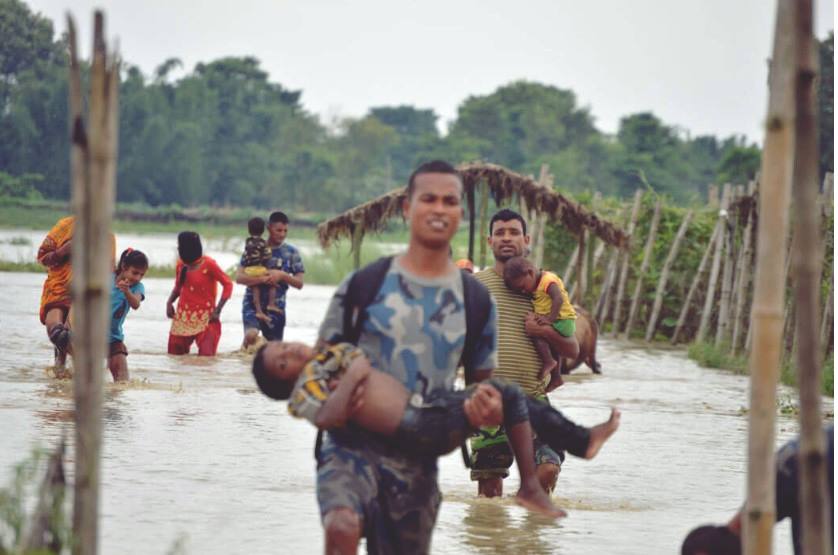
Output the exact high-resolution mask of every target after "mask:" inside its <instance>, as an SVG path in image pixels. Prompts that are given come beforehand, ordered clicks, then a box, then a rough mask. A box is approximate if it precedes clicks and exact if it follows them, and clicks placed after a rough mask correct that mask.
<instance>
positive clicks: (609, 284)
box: [594, 247, 620, 322]
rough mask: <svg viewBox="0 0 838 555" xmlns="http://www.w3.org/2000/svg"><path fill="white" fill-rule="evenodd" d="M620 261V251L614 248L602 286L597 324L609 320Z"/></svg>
mask: <svg viewBox="0 0 838 555" xmlns="http://www.w3.org/2000/svg"><path fill="white" fill-rule="evenodd" d="M619 260H620V249H619V248H617V247H614V249H613V252H612V253H611V260H609V261H608V269H607V270H606V271H605V281H604V283H603V285H602V291H601V292H600V294H599V300H598V301H597V304H596V311H595V314H594V318H595V319H596V321H597V322H605V321H606V320H607V319H608V312H609V310H608V309H609V306H610V301H611V291H612V289H614V281H615V278H616V276H617V262H618V261H619Z"/></svg>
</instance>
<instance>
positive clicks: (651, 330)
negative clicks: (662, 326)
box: [645, 210, 693, 341]
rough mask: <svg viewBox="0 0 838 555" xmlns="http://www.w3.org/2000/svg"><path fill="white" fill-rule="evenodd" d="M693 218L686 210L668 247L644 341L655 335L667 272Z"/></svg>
mask: <svg viewBox="0 0 838 555" xmlns="http://www.w3.org/2000/svg"><path fill="white" fill-rule="evenodd" d="M692 218H693V211H692V210H688V211H687V214H686V216H684V219H683V220H682V221H681V226H680V227H679V228H678V232H677V233H676V234H675V240H674V241H672V246H670V247H669V254H667V255H666V261H665V262H664V263H663V269H662V270H661V277H660V279H659V280H658V288H657V290H656V291H655V304H654V305H653V306H652V315H651V316H649V323H648V324H647V326H646V337H645V339H646V341H651V340H652V337H654V335H655V329H656V328H657V325H658V316H659V315H660V311H661V306H662V305H663V294H664V292H665V291H666V282H667V281H668V280H669V271H670V270H671V269H672V264H674V263H675V258H676V257H677V256H678V249H680V248H681V241H683V239H684V236H685V235H686V234H687V229H688V228H689V227H690V221H692Z"/></svg>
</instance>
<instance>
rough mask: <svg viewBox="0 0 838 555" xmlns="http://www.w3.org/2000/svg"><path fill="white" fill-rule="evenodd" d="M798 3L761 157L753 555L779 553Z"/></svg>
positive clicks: (782, 48) (748, 538) (749, 531)
mask: <svg viewBox="0 0 838 555" xmlns="http://www.w3.org/2000/svg"><path fill="white" fill-rule="evenodd" d="M793 9H794V1H793V0H778V2H777V19H776V26H775V31H774V52H773V56H772V59H773V62H772V67H771V71H770V73H771V75H770V80H769V83H770V85H769V95H768V97H769V101H768V116H767V117H766V126H765V143H764V146H763V154H762V171H761V175H762V178H761V182H760V195H759V212H758V213H759V222H758V233H757V235H758V239H757V259H756V273H755V280H754V304H753V319H752V322H751V327H752V329H753V348H752V349H751V353H750V357H749V368H750V373H751V389H750V408H749V411H748V478H747V492H748V494H747V501H746V504H745V505H746V506H745V511H744V515H745V518H744V519H743V520H744V522H743V545H744V553H745V554H746V555H763V554H766V553H771V552H772V543H773V542H772V541H773V534H772V532H773V529H774V522H775V520H776V508H775V501H774V499H775V492H774V437H775V435H774V433H775V432H774V417H775V411H776V410H777V379H778V376H779V364H780V345H781V341H780V340H781V337H780V334H781V331H782V326H783V322H782V316H783V297H784V295H785V282H784V281H783V276H782V275H780V274H779V272H777V268H780V267H782V265H783V259H782V256H783V254H785V243H786V236H787V234H788V219H789V214H788V205H789V194H790V191H789V190H790V184H791V175H792V156H793V152H794V135H793V119H794V108H793V104H792V103H793V90H794V77H793V75H792V71H791V69H792V64H793V60H794V39H793V35H794V23H793Z"/></svg>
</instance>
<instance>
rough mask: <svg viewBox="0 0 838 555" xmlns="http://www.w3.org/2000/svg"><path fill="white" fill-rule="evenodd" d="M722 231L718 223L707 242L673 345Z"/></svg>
mask: <svg viewBox="0 0 838 555" xmlns="http://www.w3.org/2000/svg"><path fill="white" fill-rule="evenodd" d="M720 229H721V222H716V227H714V228H713V234H712V235H711V236H710V240H709V241H708V242H707V248H706V249H704V254H703V255H702V256H701V262H700V263H699V264H698V269H697V270H696V271H695V276H694V277H693V281H692V283H691V284H690V289H689V291H687V298H686V299H684V305H683V306H682V307H681V314H680V315H678V323H677V324H676V325H675V331H674V332H673V333H672V339H671V340H670V341H669V342H670V343H672V344H673V345H675V343H677V342H678V335H679V334H680V333H681V328H683V327H684V323H685V322H686V321H687V315H688V314H689V312H690V304H691V303H692V300H693V297H694V296H695V292H696V291H698V286H699V284H700V283H701V276H702V275H704V271H705V269H706V268H707V263H708V262H709V261H710V253H711V252H713V249H714V247H715V246H716V240H717V239H718V237H719V231H720Z"/></svg>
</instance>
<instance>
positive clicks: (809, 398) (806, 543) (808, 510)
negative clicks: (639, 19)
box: [794, 0, 832, 555]
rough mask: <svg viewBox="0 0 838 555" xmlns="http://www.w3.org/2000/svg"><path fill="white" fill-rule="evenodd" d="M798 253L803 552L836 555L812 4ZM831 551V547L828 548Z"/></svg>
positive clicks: (797, 176)
mask: <svg viewBox="0 0 838 555" xmlns="http://www.w3.org/2000/svg"><path fill="white" fill-rule="evenodd" d="M796 7H797V17H796V25H795V29H796V31H797V33H798V36H797V40H796V41H795V42H796V46H797V48H796V50H797V70H796V78H795V84H796V88H795V89H796V90H795V138H794V145H795V158H794V204H795V206H794V209H795V212H796V213H797V218H795V233H794V234H795V237H797V238H799V241H798V245H799V248H797V249H795V251H794V274H795V288H794V289H795V305H796V309H797V310H796V320H797V333H796V335H795V337H796V342H797V349H795V350H796V352H797V369H798V386H799V391H800V455H799V456H800V486H801V487H800V508H801V519H800V520H801V522H802V526H803V529H802V531H803V537H802V547H803V552H804V553H811V554H813V555H826V554H827V553H828V552H831V551H832V549H831V547H832V546H831V543H830V541H829V538H828V537H827V534H829V530H830V529H829V524H828V521H827V515H828V514H829V512H828V509H827V496H826V491H827V489H826V488H827V484H826V458H825V456H824V453H825V446H824V434H823V431H822V430H821V426H822V422H821V392H820V389H821V359H820V351H821V348H820V344H819V339H820V337H819V333H818V331H819V330H818V319H819V318H818V317H819V316H820V315H819V314H818V312H819V306H818V305H819V301H820V293H819V290H820V275H821V253H822V247H821V245H820V240H821V237H820V221H819V220H820V218H812V217H810V216H809V215H810V214H815V213H817V212H818V210H817V203H818V199H817V196H818V154H819V152H818V122H817V108H816V96H815V95H816V89H815V77H816V75H817V73H816V68H817V62H816V58H815V56H816V55H817V50H816V48H815V37H814V35H813V23H812V19H813V17H814V13H813V6H812V0H799V1H798V2H797V3H796ZM828 548H829V549H828Z"/></svg>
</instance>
